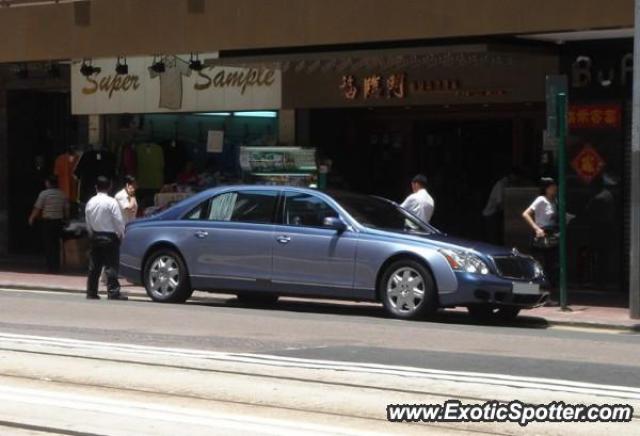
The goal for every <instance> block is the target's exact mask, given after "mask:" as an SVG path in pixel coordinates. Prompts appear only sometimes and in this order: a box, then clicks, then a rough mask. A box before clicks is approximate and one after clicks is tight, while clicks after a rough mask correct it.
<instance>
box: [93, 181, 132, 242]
mask: <svg viewBox="0 0 640 436" xmlns="http://www.w3.org/2000/svg"><path fill="white" fill-rule="evenodd" d="M85 219H86V222H87V229H88V230H89V232H90V233H95V232H103V233H115V234H116V235H118V237H119V238H122V237H123V236H124V228H125V224H124V218H123V216H122V211H121V210H120V205H119V204H118V202H117V201H116V200H115V198H111V197H109V196H108V195H107V194H105V193H103V192H98V193H97V194H96V195H94V196H93V197H91V199H90V200H89V202H88V203H87V207H86V208H85Z"/></svg>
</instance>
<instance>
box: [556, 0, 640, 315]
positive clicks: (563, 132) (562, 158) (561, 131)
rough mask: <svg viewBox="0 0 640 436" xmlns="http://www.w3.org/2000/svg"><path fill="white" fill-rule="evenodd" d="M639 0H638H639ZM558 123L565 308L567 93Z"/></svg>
mask: <svg viewBox="0 0 640 436" xmlns="http://www.w3.org/2000/svg"><path fill="white" fill-rule="evenodd" d="M639 1H640V0H639ZM556 120H557V123H558V215H559V218H560V219H559V224H560V246H559V247H558V248H559V250H560V283H559V285H560V307H561V308H562V310H567V183H566V176H567V175H566V170H567V94H566V93H564V92H560V93H558V94H557V95H556Z"/></svg>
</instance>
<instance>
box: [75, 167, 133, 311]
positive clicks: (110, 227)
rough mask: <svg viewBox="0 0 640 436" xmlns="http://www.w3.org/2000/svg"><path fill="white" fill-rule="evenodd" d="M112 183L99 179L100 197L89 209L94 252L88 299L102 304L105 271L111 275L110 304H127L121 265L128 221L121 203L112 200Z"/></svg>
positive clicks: (98, 194)
mask: <svg viewBox="0 0 640 436" xmlns="http://www.w3.org/2000/svg"><path fill="white" fill-rule="evenodd" d="M110 189H111V181H110V180H109V179H108V178H106V177H104V176H99V177H98V178H97V179H96V195H95V196H93V197H92V198H91V199H90V200H89V201H88V202H87V206H86V209H85V218H86V223H87V230H88V231H89V238H90V247H91V252H90V256H89V274H88V277H87V299H91V300H99V299H100V297H99V296H98V281H99V279H100V273H101V271H102V268H103V267H104V269H105V274H106V275H107V295H108V298H109V299H110V300H127V296H126V295H124V294H122V292H121V291H120V283H119V282H118V263H119V256H120V241H121V240H122V237H123V236H124V229H125V223H124V217H123V216H122V211H121V210H120V205H119V204H118V201H117V200H116V199H115V198H113V197H110V196H109V194H108V192H109V190H110Z"/></svg>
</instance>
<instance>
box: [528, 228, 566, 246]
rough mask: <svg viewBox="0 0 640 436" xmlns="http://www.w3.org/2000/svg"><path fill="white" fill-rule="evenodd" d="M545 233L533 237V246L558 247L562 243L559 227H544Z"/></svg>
mask: <svg viewBox="0 0 640 436" xmlns="http://www.w3.org/2000/svg"><path fill="white" fill-rule="evenodd" d="M543 230H544V232H545V235H544V236H542V237H535V238H533V242H532V243H531V245H532V246H533V248H538V249H542V250H548V249H550V248H556V247H557V246H558V245H559V244H560V232H559V231H558V230H557V229H543Z"/></svg>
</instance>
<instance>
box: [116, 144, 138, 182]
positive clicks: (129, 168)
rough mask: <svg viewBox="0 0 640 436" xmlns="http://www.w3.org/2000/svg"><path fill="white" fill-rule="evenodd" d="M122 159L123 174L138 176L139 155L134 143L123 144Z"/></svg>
mask: <svg viewBox="0 0 640 436" xmlns="http://www.w3.org/2000/svg"><path fill="white" fill-rule="evenodd" d="M121 153H122V158H121V161H120V169H121V174H122V175H124V176H134V177H135V176H136V174H137V172H138V156H137V155H136V151H135V149H134V148H133V146H132V145H123V146H122V149H121Z"/></svg>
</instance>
